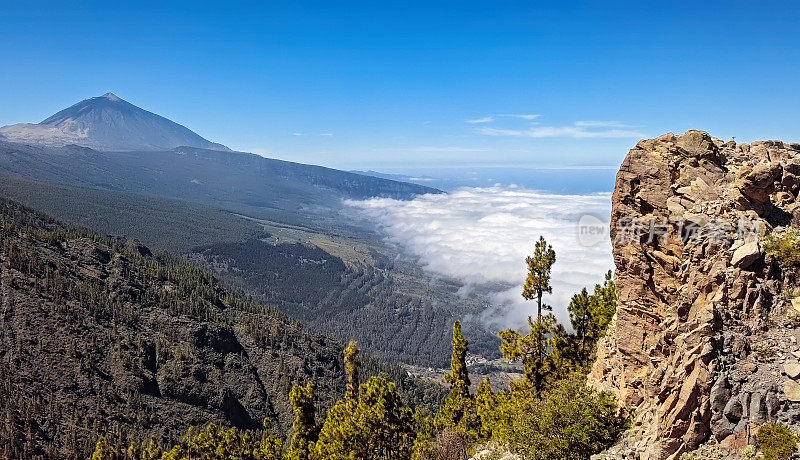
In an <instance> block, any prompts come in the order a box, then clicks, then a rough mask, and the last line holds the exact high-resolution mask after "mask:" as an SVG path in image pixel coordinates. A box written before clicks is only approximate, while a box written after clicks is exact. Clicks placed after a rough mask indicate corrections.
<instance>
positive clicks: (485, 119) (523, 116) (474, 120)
mask: <svg viewBox="0 0 800 460" xmlns="http://www.w3.org/2000/svg"><path fill="white" fill-rule="evenodd" d="M539 117H541V115H539V114H538V113H501V114H497V115H487V116H485V117H480V118H471V119H469V120H466V121H467V123H469V124H473V125H476V124H483V123H491V122H493V121H495V119H497V118H519V119H521V120H528V121H532V120H535V119H537V118H539Z"/></svg>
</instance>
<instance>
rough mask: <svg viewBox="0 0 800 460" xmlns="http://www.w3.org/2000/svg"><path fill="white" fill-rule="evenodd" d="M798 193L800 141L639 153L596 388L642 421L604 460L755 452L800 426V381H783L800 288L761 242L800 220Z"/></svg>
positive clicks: (672, 145)
mask: <svg viewBox="0 0 800 460" xmlns="http://www.w3.org/2000/svg"><path fill="white" fill-rule="evenodd" d="M798 191H800V145H797V144H784V143H782V142H777V141H764V142H754V143H753V144H736V143H734V142H733V141H729V142H722V141H721V140H719V139H715V138H713V137H711V136H710V135H708V134H707V133H704V132H701V131H689V132H687V133H685V134H683V135H674V134H665V135H663V136H661V137H659V138H657V139H648V140H643V141H640V142H639V143H638V144H637V145H636V147H634V148H633V149H632V150H631V151H630V152H629V153H628V155H627V157H626V158H625V160H624V161H623V163H622V165H621V167H620V171H619V173H618V174H617V180H616V185H615V190H614V194H613V197H612V214H611V236H612V241H613V250H614V251H613V252H614V262H615V264H616V267H617V270H616V282H617V292H618V297H619V306H618V309H617V315H616V318H615V320H614V322H613V323H612V327H611V330H610V332H609V334H608V335H607V336H606V337H605V338H604V339H603V340H602V341H601V343H600V345H599V347H598V353H597V355H598V359H597V361H596V362H595V364H594V367H593V369H592V371H591V373H590V375H589V379H590V382H592V383H593V384H594V385H595V386H597V387H599V388H602V389H606V390H610V391H612V392H614V393H615V394H616V395H617V397H618V399H619V401H620V403H621V404H622V405H623V406H624V407H625V408H626V409H627V410H629V411H631V413H632V414H633V416H634V419H635V420H634V424H633V428H632V429H631V430H630V431H629V432H628V433H627V434H626V435H625V437H624V439H623V440H622V441H621V442H620V444H619V445H618V446H616V447H615V448H614V449H611V451H609V453H606V454H605V455H606V456H605V457H604V458H631V459H642V460H656V459H657V460H661V459H678V458H680V457H681V456H682V455H683V454H684V453H687V452H691V451H693V450H695V449H697V448H698V447H700V446H701V445H704V443H707V442H712V441H713V442H714V443H717V442H718V443H719V446H720V448H723V449H724V448H733V447H736V446H739V447H741V446H742V445H744V444H746V443H747V442H748V433H749V432H750V431H749V429H750V427H751V426H756V425H757V424H760V423H763V422H764V421H767V420H779V421H781V422H782V423H787V424H790V425H792V426H795V425H797V427H800V383H797V382H795V381H794V378H795V377H788V376H784V375H783V371H784V369H786V373H787V375H788V374H789V373H791V374H792V375H794V374H795V373H796V369H795V368H794V367H793V364H792V363H789V362H788V359H789V358H792V356H791V354H792V353H798V356H800V348H799V347H798V345H797V337H796V335H797V334H798V332H800V331H797V330H795V329H792V327H791V324H788V325H787V320H786V310H787V309H788V308H792V307H791V302H790V300H789V299H788V298H787V291H788V289H786V288H785V286H786V284H787V282H790V281H792V280H791V279H789V278H790V276H789V274H788V273H785V272H784V270H782V268H781V267H780V266H779V265H778V263H777V262H776V260H775V259H774V258H773V257H772V256H770V255H769V254H764V252H763V250H762V248H761V246H760V244H759V240H760V239H761V238H763V236H764V235H765V234H767V233H769V232H771V231H773V229H774V228H778V227H780V226H786V225H798V224H800V205H798V204H797V196H798ZM792 359H793V358H792ZM784 364H786V367H785V366H784ZM743 443H744V444H743Z"/></svg>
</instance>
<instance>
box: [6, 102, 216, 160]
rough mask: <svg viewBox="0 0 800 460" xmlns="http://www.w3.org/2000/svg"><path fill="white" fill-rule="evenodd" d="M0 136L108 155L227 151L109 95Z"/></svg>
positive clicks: (7, 129)
mask: <svg viewBox="0 0 800 460" xmlns="http://www.w3.org/2000/svg"><path fill="white" fill-rule="evenodd" d="M0 136H2V137H4V138H5V139H8V140H11V141H15V142H21V143H28V144H36V145H46V146H53V147H62V146H65V145H69V144H75V145H80V146H84V147H89V148H92V149H95V150H107V151H136V150H169V149H173V148H176V147H180V146H188V147H199V148H208V149H213V150H223V151H229V150H230V149H229V148H228V147H226V146H224V145H222V144H218V143H215V142H211V141H209V140H207V139H205V138H203V137H201V136H200V135H199V134H197V133H195V132H194V131H192V130H190V129H189V128H187V127H185V126H183V125H181V124H178V123H176V122H174V121H172V120H170V119H168V118H166V117H163V116H161V115H158V114H155V113H153V112H150V111H147V110H145V109H142V108H140V107H137V106H135V105H133V104H131V103H130V102H127V101H125V100H123V99H121V98H120V97H118V96H117V95H116V94H114V93H111V92H109V93H106V94H104V95H102V96H97V97H92V98H88V99H84V100H82V101H80V102H78V103H76V104H73V105H71V106H70V107H67V108H66V109H63V110H60V111H58V112H56V113H55V114H53V115H51V116H49V117H47V118H45V119H44V120H42V121H41V122H39V123H18V124H14V125H8V126H3V127H2V128H0Z"/></svg>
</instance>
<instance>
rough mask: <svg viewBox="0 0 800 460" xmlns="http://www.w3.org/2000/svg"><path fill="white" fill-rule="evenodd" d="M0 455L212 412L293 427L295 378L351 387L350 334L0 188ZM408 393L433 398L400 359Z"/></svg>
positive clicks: (320, 398) (163, 437) (59, 449)
mask: <svg viewBox="0 0 800 460" xmlns="http://www.w3.org/2000/svg"><path fill="white" fill-rule="evenodd" d="M0 294H1V295H2V296H1V297H0V388H2V391H0V420H2V423H1V424H0V457H7V458H31V457H37V456H44V457H48V458H80V457H83V456H87V455H88V454H89V453H90V452H91V451H92V449H93V448H94V443H95V442H96V440H97V438H98V437H99V436H101V435H102V436H105V437H106V438H107V439H108V441H109V443H111V444H114V445H122V444H125V445H127V443H129V442H130V440H131V439H134V438H136V439H149V438H153V439H155V440H158V441H159V442H164V443H169V442H175V441H177V440H178V439H179V437H180V435H181V434H182V433H183V432H185V431H186V429H188V427H190V426H197V425H204V424H206V423H208V422H210V421H213V422H217V423H220V424H223V425H228V426H236V427H238V428H240V429H258V428H259V427H261V426H262V422H263V420H264V419H269V420H271V421H272V423H273V424H274V425H275V428H276V430H277V431H278V432H279V433H286V432H287V429H288V427H289V425H290V423H291V419H292V414H291V408H290V405H289V401H288V398H287V396H288V394H289V390H290V389H291V385H292V384H293V383H294V382H296V381H305V380H310V379H313V380H314V381H315V382H316V400H315V402H316V403H317V404H318V405H319V406H320V407H321V408H323V409H324V408H326V407H329V406H330V405H331V404H332V403H333V401H334V399H335V398H337V397H339V396H341V395H342V394H343V385H344V381H345V378H344V377H345V376H344V368H343V361H342V357H341V353H342V349H343V347H342V346H341V345H340V344H339V343H338V342H336V341H335V340H331V339H328V338H326V337H324V336H321V335H316V334H313V333H309V332H306V331H304V330H303V329H302V328H301V327H300V326H299V325H298V324H297V323H296V322H294V321H291V320H289V319H287V318H286V317H285V316H284V315H283V314H282V313H278V312H277V311H275V310H272V309H270V308H267V307H264V306H263V305H261V304H259V303H256V302H253V301H252V300H250V299H248V298H247V297H245V296H243V295H240V294H238V293H235V292H232V291H231V290H229V289H227V288H226V287H225V286H224V285H223V284H222V283H220V282H219V281H218V280H217V279H216V278H214V277H213V276H212V275H211V274H210V273H209V272H207V271H206V270H204V269H201V268H198V267H197V266H195V265H193V264H191V263H188V262H186V261H184V260H182V259H180V258H176V257H174V256H170V255H167V254H159V255H152V254H151V253H150V251H149V250H148V249H147V248H146V247H144V246H141V245H139V244H137V243H135V242H133V241H130V240H121V239H120V240H114V239H107V238H103V237H100V236H98V235H96V234H93V233H91V232H88V231H86V230H82V229H79V228H73V227H68V226H64V225H62V224H60V223H58V222H56V221H54V220H52V219H50V218H49V217H46V216H44V215H41V214H38V213H35V212H32V211H30V210H29V209H27V208H24V207H22V206H20V205H18V204H16V203H14V202H10V201H7V200H0ZM369 362H370V370H369V372H385V373H387V374H388V375H390V376H391V377H392V378H395V379H398V382H400V384H401V387H403V389H404V390H405V391H404V395H405V396H406V397H407V398H408V401H417V402H422V403H423V404H424V401H426V400H427V401H428V402H431V401H435V400H436V399H437V397H438V394H437V391H436V390H435V389H433V388H430V389H428V390H425V391H427V395H426V393H425V391H423V390H420V388H419V386H418V385H417V384H415V382H413V381H411V380H410V379H408V378H407V377H405V376H404V375H403V374H402V373H401V371H400V370H399V369H396V368H391V367H387V366H385V365H382V364H380V363H377V362H375V361H374V360H370V361H369Z"/></svg>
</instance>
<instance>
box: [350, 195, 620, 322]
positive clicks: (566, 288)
mask: <svg viewBox="0 0 800 460" xmlns="http://www.w3.org/2000/svg"><path fill="white" fill-rule="evenodd" d="M610 201H611V200H610V197H609V196H608V195H607V194H603V195H553V194H543V193H538V192H534V191H531V190H527V189H523V188H519V187H499V186H497V187H488V188H464V189H460V190H457V191H455V192H451V193H448V194H441V195H423V196H421V197H418V198H416V199H414V200H411V201H398V200H392V199H384V198H376V199H370V200H366V201H349V202H348V204H350V205H351V206H355V207H357V208H359V209H360V210H361V211H362V212H363V213H364V214H365V215H366V216H367V217H368V218H369V219H370V220H371V221H373V222H376V223H377V225H378V226H379V227H380V229H381V230H382V232H383V233H384V234H385V235H386V238H387V240H388V241H390V242H391V243H394V244H396V245H398V246H399V247H400V248H401V249H402V250H403V251H405V252H406V253H408V254H411V255H413V256H416V257H418V258H419V261H420V263H421V264H422V265H423V266H424V267H425V268H426V269H427V270H429V271H430V272H433V273H437V274H442V275H446V276H449V277H452V278H455V279H458V280H460V281H461V282H463V283H464V285H465V286H466V287H465V289H464V292H465V293H467V292H468V291H469V290H470V286H472V287H475V288H478V289H481V290H482V291H484V290H487V289H488V291H489V292H490V293H491V294H490V298H491V299H492V301H493V304H494V305H493V307H491V308H489V309H488V310H487V311H486V312H485V314H484V315H483V316H484V319H485V321H486V322H487V323H490V324H491V325H493V326H495V327H505V326H519V325H521V324H523V323H524V320H525V318H526V317H527V315H529V314H531V313H532V312H533V309H534V306H533V304H532V303H529V302H525V301H524V300H523V299H522V296H521V292H522V283H523V281H524V279H525V273H526V265H525V257H526V256H527V255H529V254H530V253H532V251H533V245H534V243H535V242H536V240H537V239H538V238H539V235H543V236H544V237H545V238H546V239H547V240H548V242H550V243H551V244H552V245H553V248H554V249H555V251H556V253H557V258H556V263H555V265H554V267H553V278H552V279H553V295H552V296H548V298H547V300H546V301H547V303H549V304H552V305H553V307H554V313H555V314H556V316H557V317H558V318H559V320H560V321H561V322H562V323H565V324H569V315H568V313H567V311H566V305H567V304H568V303H569V300H570V298H571V297H572V295H573V294H575V293H576V292H578V291H579V290H580V289H581V288H583V287H585V286H586V287H591V286H593V285H594V284H595V283H598V282H600V281H602V278H603V274H604V273H605V272H606V271H607V270H609V269H610V268H612V267H613V261H612V258H611V244H610V242H608V241H605V242H603V243H601V244H598V245H596V246H590V247H587V246H581V245H580V244H579V239H578V222H579V220H580V217H581V216H582V215H585V214H592V215H596V216H599V217H601V218H603V219H607V217H606V216H608V215H609V214H610Z"/></svg>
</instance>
